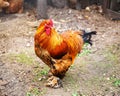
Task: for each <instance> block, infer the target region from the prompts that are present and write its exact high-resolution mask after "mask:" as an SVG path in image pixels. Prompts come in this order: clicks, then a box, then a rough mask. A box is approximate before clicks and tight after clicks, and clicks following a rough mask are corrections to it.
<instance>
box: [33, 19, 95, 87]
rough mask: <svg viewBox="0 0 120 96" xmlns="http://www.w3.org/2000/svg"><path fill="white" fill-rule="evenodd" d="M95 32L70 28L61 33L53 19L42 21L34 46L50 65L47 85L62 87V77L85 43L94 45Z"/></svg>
mask: <svg viewBox="0 0 120 96" xmlns="http://www.w3.org/2000/svg"><path fill="white" fill-rule="evenodd" d="M94 34H96V31H92V32H89V33H86V32H85V31H83V30H81V31H72V30H68V31H66V32H63V33H61V34H60V33H58V32H57V31H56V30H55V28H53V21H52V20H51V19H50V20H49V19H48V20H43V21H42V22H41V24H40V25H39V27H38V29H37V31H36V33H35V36H34V48H35V53H36V55H37V56H38V57H39V58H40V59H41V60H42V61H43V62H44V63H45V64H47V65H48V66H49V67H50V71H49V75H50V77H49V78H48V80H47V81H48V82H47V84H46V86H49V87H52V88H59V87H62V81H61V79H62V78H63V77H64V76H65V73H66V72H67V70H68V69H69V67H70V66H71V65H72V64H73V62H74V60H75V57H76V56H77V54H78V53H80V52H81V50H82V47H83V45H84V43H85V42H87V43H89V44H90V45H92V41H91V36H92V35H94Z"/></svg>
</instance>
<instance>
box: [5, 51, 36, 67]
mask: <svg viewBox="0 0 120 96" xmlns="http://www.w3.org/2000/svg"><path fill="white" fill-rule="evenodd" d="M5 58H6V61H7V62H10V63H12V62H16V63H21V64H27V65H31V64H35V63H36V62H35V59H34V58H32V57H31V56H30V55H29V54H27V53H25V52H22V53H18V54H15V53H12V54H8V55H7V56H6V57H5Z"/></svg>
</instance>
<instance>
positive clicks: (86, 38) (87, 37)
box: [82, 30, 97, 46]
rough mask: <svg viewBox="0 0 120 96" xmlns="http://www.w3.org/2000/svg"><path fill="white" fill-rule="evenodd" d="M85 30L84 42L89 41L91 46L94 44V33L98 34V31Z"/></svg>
mask: <svg viewBox="0 0 120 96" xmlns="http://www.w3.org/2000/svg"><path fill="white" fill-rule="evenodd" d="M82 31H83V35H82V37H83V40H84V43H89V44H90V45H91V46H92V40H91V38H92V35H96V33H97V32H96V31H91V32H86V31H85V30H82Z"/></svg>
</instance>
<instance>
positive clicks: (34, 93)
mask: <svg viewBox="0 0 120 96" xmlns="http://www.w3.org/2000/svg"><path fill="white" fill-rule="evenodd" d="M45 92H46V91H45V90H40V89H38V88H32V89H31V90H30V91H29V92H27V93H26V96H43V95H44V94H45Z"/></svg>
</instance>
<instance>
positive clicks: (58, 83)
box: [46, 76, 63, 88]
mask: <svg viewBox="0 0 120 96" xmlns="http://www.w3.org/2000/svg"><path fill="white" fill-rule="evenodd" d="M46 86H47V87H51V88H60V87H62V86H63V85H62V80H61V79H60V78H59V77H56V76H51V77H50V78H48V80H47V83H46Z"/></svg>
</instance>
